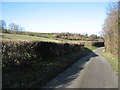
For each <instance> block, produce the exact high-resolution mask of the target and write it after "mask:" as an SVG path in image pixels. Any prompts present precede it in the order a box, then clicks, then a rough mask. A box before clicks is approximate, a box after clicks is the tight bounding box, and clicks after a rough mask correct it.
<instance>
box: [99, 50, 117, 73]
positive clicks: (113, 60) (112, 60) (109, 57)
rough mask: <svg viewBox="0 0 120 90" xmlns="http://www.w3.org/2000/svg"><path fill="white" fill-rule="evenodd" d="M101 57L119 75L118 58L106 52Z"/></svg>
mask: <svg viewBox="0 0 120 90" xmlns="http://www.w3.org/2000/svg"><path fill="white" fill-rule="evenodd" d="M101 55H102V56H103V57H105V58H106V59H107V60H108V61H109V63H110V64H111V65H112V67H113V69H114V70H115V71H116V72H117V73H118V58H116V57H115V56H113V55H112V54H110V53H106V52H103V53H102V54H101Z"/></svg>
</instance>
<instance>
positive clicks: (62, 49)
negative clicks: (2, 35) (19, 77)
mask: <svg viewBox="0 0 120 90" xmlns="http://www.w3.org/2000/svg"><path fill="white" fill-rule="evenodd" d="M82 46H83V45H78V44H68V43H55V42H41V41H32V42H31V41H7V40H4V41H3V42H2V64H3V70H8V69H12V68H15V67H16V68H17V67H21V66H22V68H23V66H29V65H31V64H33V63H36V62H37V63H38V62H39V63H40V62H41V61H45V60H49V59H48V58H51V57H58V56H62V55H65V54H68V53H71V52H75V51H79V50H80V48H81V47H82Z"/></svg>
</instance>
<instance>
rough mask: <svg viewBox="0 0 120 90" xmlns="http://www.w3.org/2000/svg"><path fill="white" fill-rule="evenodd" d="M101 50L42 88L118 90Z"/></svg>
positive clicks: (116, 78)
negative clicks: (108, 89)
mask: <svg viewBox="0 0 120 90" xmlns="http://www.w3.org/2000/svg"><path fill="white" fill-rule="evenodd" d="M103 49H104V48H103V47H102V48H98V49H96V50H93V52H91V53H89V54H88V55H87V56H85V57H83V58H82V59H80V60H78V61H77V62H75V63H74V64H73V65H72V66H71V67H69V68H68V69H66V70H65V71H64V72H62V73H61V74H59V75H58V76H57V77H55V78H54V79H53V80H51V81H50V82H49V83H48V84H47V85H46V86H44V88H118V76H117V74H116V73H115V71H114V70H113V68H112V67H111V65H110V64H109V63H108V61H107V60H106V59H105V58H104V57H102V56H101V55H100V53H101V52H102V51H103Z"/></svg>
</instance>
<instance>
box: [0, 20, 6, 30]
mask: <svg viewBox="0 0 120 90" xmlns="http://www.w3.org/2000/svg"><path fill="white" fill-rule="evenodd" d="M5 29H6V22H5V21H4V20H0V31H2V30H5Z"/></svg>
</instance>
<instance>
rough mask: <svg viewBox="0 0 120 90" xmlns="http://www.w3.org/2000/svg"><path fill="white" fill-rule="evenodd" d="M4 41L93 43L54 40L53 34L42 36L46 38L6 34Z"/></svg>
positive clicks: (4, 34)
mask: <svg viewBox="0 0 120 90" xmlns="http://www.w3.org/2000/svg"><path fill="white" fill-rule="evenodd" d="M2 35H3V37H2V38H1V39H2V40H37V41H49V42H71V43H79V42H91V41H83V40H67V39H61V38H54V37H53V36H51V34H41V35H42V36H47V37H48V38H45V37H37V36H28V35H19V34H6V33H2Z"/></svg>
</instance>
